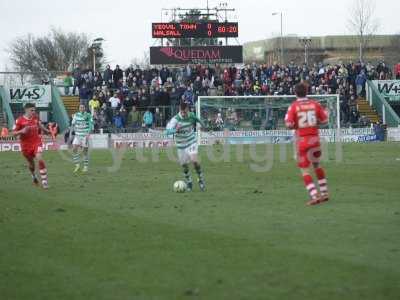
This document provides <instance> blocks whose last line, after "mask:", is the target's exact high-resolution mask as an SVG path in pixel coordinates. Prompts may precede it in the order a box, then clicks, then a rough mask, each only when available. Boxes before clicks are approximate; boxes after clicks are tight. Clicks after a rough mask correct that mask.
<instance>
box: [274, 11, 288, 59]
mask: <svg viewBox="0 0 400 300" xmlns="http://www.w3.org/2000/svg"><path fill="white" fill-rule="evenodd" d="M272 15H273V16H277V15H280V16H281V64H282V65H283V64H284V63H285V62H284V59H283V12H274V13H272Z"/></svg>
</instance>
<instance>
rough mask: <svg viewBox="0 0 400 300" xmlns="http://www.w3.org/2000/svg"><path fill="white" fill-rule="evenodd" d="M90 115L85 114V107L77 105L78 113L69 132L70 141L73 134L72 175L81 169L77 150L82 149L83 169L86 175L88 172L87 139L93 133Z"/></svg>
mask: <svg viewBox="0 0 400 300" xmlns="http://www.w3.org/2000/svg"><path fill="white" fill-rule="evenodd" d="M93 128H94V125H93V118H92V115H91V114H90V113H88V112H86V107H85V105H83V104H81V105H79V111H78V112H77V113H76V114H74V116H73V118H72V122H71V128H70V131H69V137H70V140H71V135H72V131H74V132H75V137H74V140H73V141H72V160H73V162H74V164H75V169H74V173H77V172H78V171H79V169H80V167H81V163H80V154H79V150H80V149H83V169H82V172H83V173H86V172H88V170H89V137H90V133H91V132H92V131H93Z"/></svg>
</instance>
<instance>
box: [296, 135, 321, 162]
mask: <svg viewBox="0 0 400 300" xmlns="http://www.w3.org/2000/svg"><path fill="white" fill-rule="evenodd" d="M296 144H297V165H298V166H299V168H301V169H306V168H308V167H310V165H311V164H312V163H319V162H320V159H321V155H322V152H321V143H320V140H319V136H302V137H297V143H296Z"/></svg>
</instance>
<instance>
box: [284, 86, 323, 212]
mask: <svg viewBox="0 0 400 300" xmlns="http://www.w3.org/2000/svg"><path fill="white" fill-rule="evenodd" d="M307 90H308V86H307V84H305V83H300V84H298V85H297V86H296V88H295V91H296V96H297V97H298V99H297V100H296V101H295V102H293V103H292V105H291V106H290V107H289V109H288V111H287V114H286V117H285V123H286V126H287V127H288V128H289V129H295V131H296V132H295V140H296V148H297V164H298V166H299V168H300V169H301V172H302V174H303V180H304V185H305V187H306V189H307V190H308V192H309V194H310V197H311V199H310V201H308V202H307V205H316V204H319V203H322V202H325V201H328V199H329V195H328V185H327V180H326V177H325V171H324V169H323V168H322V167H321V166H320V158H321V154H322V153H321V144H320V138H319V125H323V124H327V123H328V114H327V112H326V111H325V110H324V108H323V107H322V106H321V104H320V103H319V102H317V101H314V100H311V99H308V98H307ZM311 166H312V167H313V169H314V172H315V175H316V176H317V179H318V185H319V192H318V190H317V188H316V185H315V184H314V181H313V178H312V176H311V174H312V169H311Z"/></svg>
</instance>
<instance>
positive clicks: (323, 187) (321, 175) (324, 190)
mask: <svg viewBox="0 0 400 300" xmlns="http://www.w3.org/2000/svg"><path fill="white" fill-rule="evenodd" d="M315 175H317V178H318V185H319V191H320V192H321V194H322V195H326V194H328V181H327V180H326V177H325V171H324V169H322V168H317V169H315Z"/></svg>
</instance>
